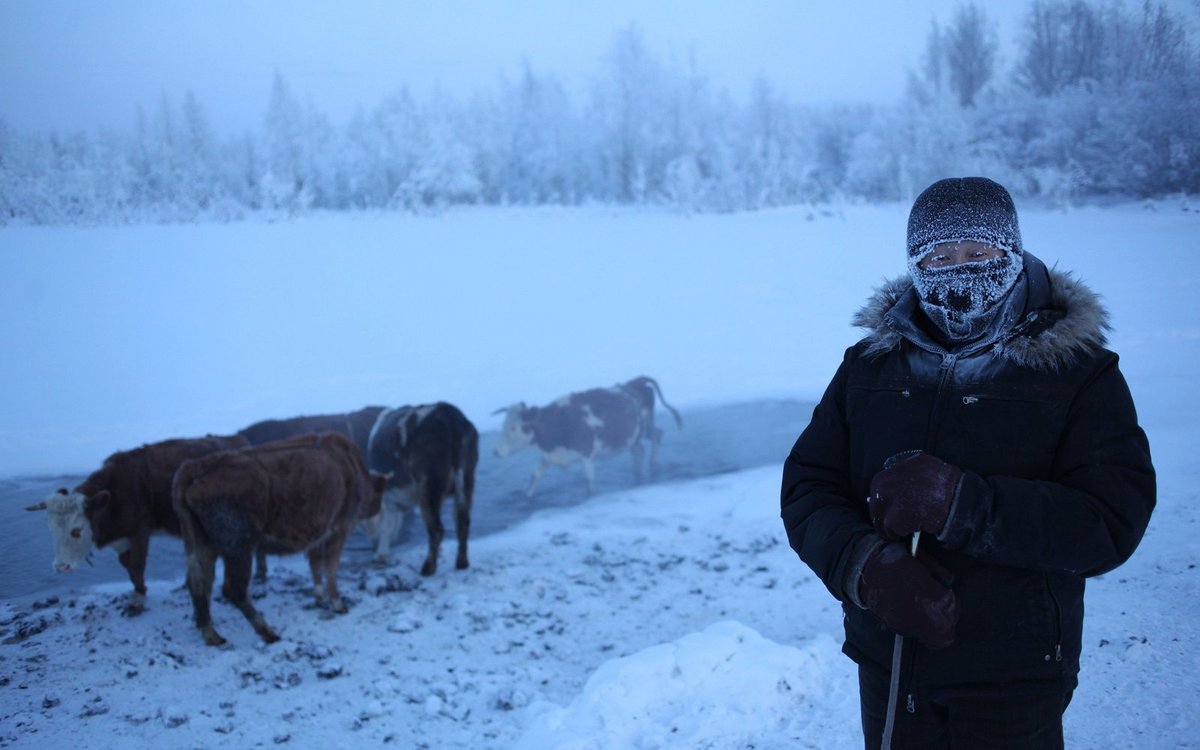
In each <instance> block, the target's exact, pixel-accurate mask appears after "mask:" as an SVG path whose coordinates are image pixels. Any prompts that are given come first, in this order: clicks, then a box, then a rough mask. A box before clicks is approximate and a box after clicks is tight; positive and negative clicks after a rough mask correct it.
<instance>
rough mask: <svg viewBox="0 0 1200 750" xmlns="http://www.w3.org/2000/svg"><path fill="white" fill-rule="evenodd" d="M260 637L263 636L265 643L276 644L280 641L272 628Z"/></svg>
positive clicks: (263, 632)
mask: <svg viewBox="0 0 1200 750" xmlns="http://www.w3.org/2000/svg"><path fill="white" fill-rule="evenodd" d="M259 635H261V636H262V639H263V643H275V642H276V641H278V640H279V636H278V635H277V634H276V633H275V631H274V630H271V629H270V628H267V629H265V630H263V631H262V632H261V633H259Z"/></svg>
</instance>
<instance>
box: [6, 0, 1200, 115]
mask: <svg viewBox="0 0 1200 750" xmlns="http://www.w3.org/2000/svg"><path fill="white" fill-rule="evenodd" d="M1176 2H1178V3H1181V4H1183V5H1185V6H1188V7H1191V8H1194V7H1195V5H1196V1H1195V0H1176ZM957 4H958V3H957V0H906V1H905V2H898V1H896V0H857V1H855V0H846V1H844V2H834V1H832V0H745V1H741V2H716V1H715V0H695V1H693V2H684V1H683V0H498V1H495V2H485V1H483V0H438V1H436V2H435V1H434V0H426V1H424V2H418V1H416V0H394V1H393V2H384V1H383V0H372V1H366V0H344V1H343V2H336V3H335V2H314V1H313V0H0V119H2V120H3V121H5V122H7V124H8V125H10V126H11V127H14V128H16V129H18V130H22V131H45V130H59V131H74V130H88V129H92V128H95V127H97V126H104V127H113V128H118V129H124V128H128V127H129V126H130V125H131V124H132V123H133V121H134V117H135V114H136V111H137V107H138V106H139V105H140V106H142V107H143V108H144V109H145V110H146V111H147V112H153V111H154V110H155V109H156V108H157V107H158V105H159V102H160V100H161V98H162V96H163V94H166V95H167V96H168V97H169V99H170V100H171V101H172V102H173V103H175V104H178V102H180V101H181V100H182V98H183V96H184V94H185V93H187V92H188V91H190V92H192V93H193V94H194V95H195V96H196V98H197V99H198V100H199V102H200V104H201V105H202V106H203V108H204V111H205V112H206V114H207V115H208V118H209V120H210V122H211V124H212V125H213V126H214V127H215V128H216V129H217V130H218V131H223V132H230V131H241V130H245V129H250V128H255V127H257V126H258V125H259V124H260V123H261V121H262V117H263V113H264V111H265V109H266V104H267V98H268V94H269V92H270V87H271V82H272V80H273V78H274V75H275V73H276V72H277V71H278V72H279V73H281V74H282V75H283V76H284V78H285V80H286V81H287V82H288V84H289V85H290V87H291V89H292V91H293V92H294V93H296V94H297V95H298V96H300V97H301V98H302V99H305V100H308V101H311V103H312V104H313V105H314V106H315V107H316V108H317V109H318V111H321V112H324V113H325V114H327V115H328V116H329V117H331V118H332V119H333V121H334V122H335V124H340V123H342V122H344V121H345V120H346V119H348V118H349V117H350V116H351V115H352V114H353V112H354V111H355V108H356V107H357V106H359V105H361V106H362V107H364V108H365V109H368V110H369V109H370V108H372V107H373V106H374V105H376V104H377V103H378V102H379V101H381V100H382V99H383V98H385V97H386V96H387V95H389V94H391V93H393V92H395V91H396V90H398V89H399V88H400V87H401V86H408V87H409V88H410V89H411V90H413V91H414V92H415V93H418V94H420V93H427V92H428V91H429V90H431V89H432V88H434V87H441V88H443V89H445V90H446V91H448V92H451V93H454V94H463V93H469V92H470V91H472V90H477V89H482V90H485V91H487V90H494V89H495V86H496V84H497V81H498V80H499V79H500V77H501V76H503V75H507V76H509V77H514V76H515V75H516V74H517V73H518V72H519V71H520V69H521V67H522V65H523V63H524V62H525V61H528V63H529V64H530V65H531V67H532V68H533V70H534V71H535V72H536V73H539V74H553V75H555V76H556V77H558V78H560V79H561V80H563V81H564V83H566V84H568V85H570V86H584V85H586V82H587V80H588V78H589V77H590V76H592V75H595V74H597V73H599V72H600V70H601V60H602V58H603V57H604V55H605V52H606V51H607V50H608V49H609V47H610V45H611V44H612V42H613V39H614V37H615V35H616V34H617V33H618V31H620V30H622V29H624V28H627V27H628V26H629V25H630V24H633V25H635V26H636V28H637V29H639V30H640V32H641V33H642V36H643V39H644V40H645V42H646V46H647V47H648V48H649V50H650V51H651V52H652V54H654V55H655V56H656V57H658V58H659V59H662V60H664V61H667V60H671V59H675V60H678V61H680V62H681V63H682V62H684V61H686V60H687V59H688V57H689V55H694V57H695V59H696V60H697V62H698V67H699V69H700V70H701V71H702V72H704V73H707V74H708V75H709V76H710V78H711V79H712V80H713V82H714V83H715V84H716V85H717V86H718V87H719V88H724V89H727V90H728V91H730V92H731V93H732V94H734V95H735V96H741V95H744V94H745V92H746V91H748V90H749V88H750V85H751V82H752V81H753V80H754V79H755V78H756V77H757V76H759V75H762V76H764V77H765V78H767V79H768V80H770V81H771V82H772V83H773V85H774V86H775V88H776V90H777V91H779V92H780V93H781V94H783V95H785V96H787V97H788V98H790V99H791V100H793V101H800V102H811V103H827V102H891V101H894V100H895V99H896V98H898V97H899V96H900V95H901V94H902V93H903V90H904V83H905V78H906V72H907V71H908V70H909V69H910V68H915V67H916V66H917V65H918V64H919V61H920V57H921V54H922V51H923V50H924V46H925V41H926V38H927V34H928V31H929V28H930V25H931V23H932V21H933V19H934V18H935V17H936V18H937V19H938V21H939V23H941V24H943V25H945V24H947V23H949V21H950V19H951V18H952V17H953V13H954V9H955V8H956V6H957ZM984 7H985V8H986V13H987V14H988V16H989V18H991V19H992V20H993V21H994V22H995V23H996V26H997V32H998V34H999V38H1000V40H1001V42H1002V44H1008V43H1009V42H1010V41H1011V39H1012V38H1013V37H1014V36H1015V35H1016V31H1017V28H1018V26H1019V23H1020V18H1021V16H1022V15H1023V13H1024V10H1025V9H1026V8H1027V7H1028V2H1027V1H1026V0H1013V1H1012V2H1004V3H985V4H984Z"/></svg>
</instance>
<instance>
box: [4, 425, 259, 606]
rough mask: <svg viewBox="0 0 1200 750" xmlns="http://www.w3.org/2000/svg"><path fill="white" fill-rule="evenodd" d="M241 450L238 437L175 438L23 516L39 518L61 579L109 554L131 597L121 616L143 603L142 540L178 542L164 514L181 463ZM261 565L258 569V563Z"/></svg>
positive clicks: (113, 462) (172, 520) (121, 456)
mask: <svg viewBox="0 0 1200 750" xmlns="http://www.w3.org/2000/svg"><path fill="white" fill-rule="evenodd" d="M246 445H248V443H247V442H246V440H245V439H244V438H241V437H238V436H230V437H218V436H212V435H210V436H208V437H203V438H177V439H174V440H164V441H162V442H158V443H151V444H148V445H143V446H142V447H140V448H135V449H134V450H129V451H121V452H118V453H114V454H112V455H111V456H109V457H108V458H107V459H105V461H104V464H103V465H102V466H101V467H100V468H99V469H98V470H96V471H94V472H92V474H91V475H90V476H89V477H88V478H87V479H85V480H84V481H83V483H82V484H80V485H79V486H77V487H76V488H75V491H74V492H68V491H67V490H66V488H63V489H60V490H58V491H57V492H56V493H55V494H53V495H51V496H50V497H49V498H47V499H46V500H43V501H42V502H40V503H38V504H36V505H31V506H29V507H28V508H26V509H25V510H45V511H48V513H47V520H48V521H49V523H50V533H51V535H52V536H53V537H54V569H55V570H57V571H59V572H60V573H69V572H71V571H73V570H75V569H76V568H78V567H79V565H80V564H81V563H83V562H84V561H85V560H87V559H88V558H89V557H90V555H91V551H92V546H93V545H95V547H96V548H97V549H99V548H103V547H111V548H112V549H113V550H115V551H116V552H117V559H118V560H120V562H121V565H123V566H124V567H125V570H126V571H127V572H128V573H129V580H130V582H132V583H133V597H132V599H131V600H130V602H129V603H128V604H127V605H126V606H125V608H124V612H125V614H127V615H137V614H140V613H141V612H142V610H143V609H144V608H145V603H146V556H147V555H148V554H149V550H150V535H151V534H152V533H153V532H156V531H163V532H166V533H168V534H171V535H172V536H179V533H180V532H179V519H178V517H177V516H176V515H175V511H174V510H173V509H172V507H171V480H172V478H174V476H175V470H176V469H178V468H179V465H180V464H182V463H183V462H184V461H187V460H188V459H192V458H198V457H200V456H206V455H208V454H210V453H214V452H216V451H223V450H229V449H231V448H242V447H245V446H246ZM260 565H261V561H260Z"/></svg>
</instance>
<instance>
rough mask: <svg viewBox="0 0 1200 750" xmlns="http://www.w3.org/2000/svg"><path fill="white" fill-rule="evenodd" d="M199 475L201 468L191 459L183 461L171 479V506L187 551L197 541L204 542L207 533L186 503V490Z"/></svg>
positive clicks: (193, 547) (190, 549)
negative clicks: (176, 517)
mask: <svg viewBox="0 0 1200 750" xmlns="http://www.w3.org/2000/svg"><path fill="white" fill-rule="evenodd" d="M200 476H201V470H200V468H199V466H198V465H197V464H195V463H194V462H192V461H184V462H183V464H181V465H180V467H179V469H178V470H176V472H175V477H174V478H173V479H172V480H171V506H172V507H173V508H174V509H175V515H176V516H178V517H179V529H180V531H181V532H182V536H183V543H184V547H185V548H186V549H187V551H188V552H191V551H192V550H193V549H195V548H196V544H197V542H205V541H206V540H207V539H208V534H207V532H205V530H204V524H202V523H200V518H199V517H198V516H197V515H196V513H195V511H193V510H192V507H191V506H190V505H188V503H187V492H188V489H189V488H191V486H192V485H193V484H195V482H196V480H197V479H199V478H200Z"/></svg>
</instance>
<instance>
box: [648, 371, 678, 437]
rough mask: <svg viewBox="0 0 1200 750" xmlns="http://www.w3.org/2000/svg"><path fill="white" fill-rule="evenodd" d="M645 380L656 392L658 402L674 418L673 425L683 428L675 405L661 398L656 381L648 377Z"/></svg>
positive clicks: (660, 390) (660, 391)
mask: <svg viewBox="0 0 1200 750" xmlns="http://www.w3.org/2000/svg"><path fill="white" fill-rule="evenodd" d="M646 382H647V383H649V384H650V385H651V386H652V387H653V388H654V392H655V393H656V394H658V402H659V403H660V404H662V405H663V407H664V408H665V409H666V410H667V411H669V412H671V416H672V417H674V418H675V426H676V427H678V428H680V429H683V417H681V416H679V412H677V411H675V407H673V406H671V405H670V404H668V403H667V400H666V399H665V398H663V395H662V389H661V388H659V387H658V381H657V380H655V379H654V378H649V377H648V378H646Z"/></svg>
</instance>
